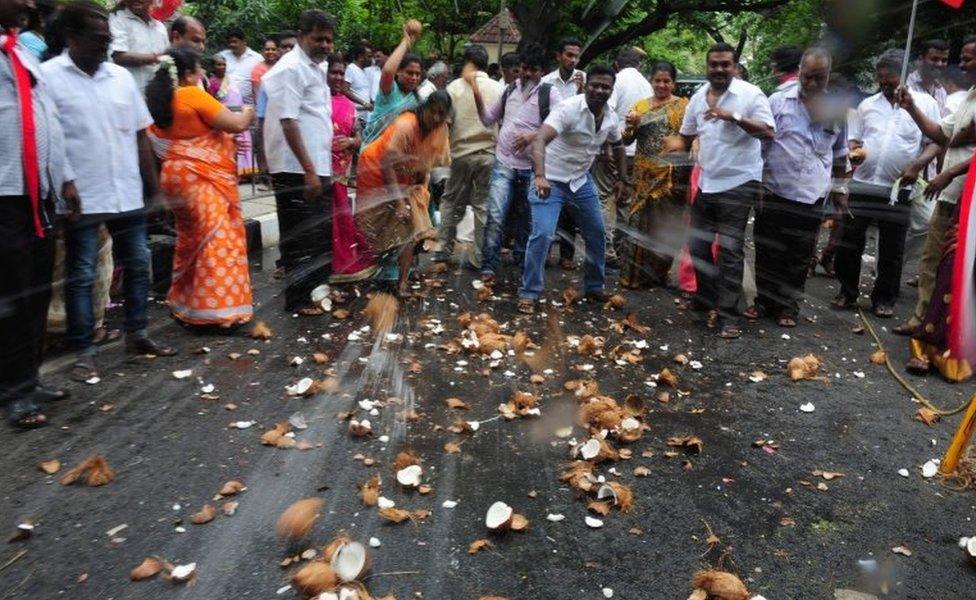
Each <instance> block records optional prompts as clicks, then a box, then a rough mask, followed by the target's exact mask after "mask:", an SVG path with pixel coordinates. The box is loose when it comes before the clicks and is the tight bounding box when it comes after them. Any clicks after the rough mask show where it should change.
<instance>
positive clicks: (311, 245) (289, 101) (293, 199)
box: [261, 10, 335, 316]
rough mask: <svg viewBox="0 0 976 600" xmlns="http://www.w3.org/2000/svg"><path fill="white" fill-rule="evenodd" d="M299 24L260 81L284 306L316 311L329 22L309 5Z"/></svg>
mask: <svg viewBox="0 0 976 600" xmlns="http://www.w3.org/2000/svg"><path fill="white" fill-rule="evenodd" d="M298 27H299V31H298V45H297V46H295V48H294V49H293V50H292V51H291V52H289V53H288V54H285V55H284V56H282V57H281V58H280V59H279V60H278V62H277V63H276V64H275V66H273V67H271V70H270V71H268V72H267V73H266V74H265V76H264V79H263V83H262V84H261V89H262V90H266V91H267V95H268V106H267V111H266V113H265V117H264V153H265V157H266V158H267V161H268V170H269V171H270V172H271V178H272V181H273V182H274V189H275V204H276V205H277V210H278V229H279V231H280V239H281V243H280V248H281V266H282V267H283V268H284V270H285V282H286V287H285V310H288V311H298V312H299V313H300V314H303V315H308V316H315V315H321V314H322V313H323V312H324V311H323V310H322V308H321V307H319V306H316V305H314V304H313V303H312V301H311V297H310V294H311V292H312V290H313V289H315V287H316V286H318V285H319V284H322V283H325V282H326V281H327V280H328V277H329V272H330V268H329V266H330V264H329V263H330V262H331V248H332V182H331V176H332V96H331V94H330V93H329V86H328V79H327V77H328V64H327V63H326V57H327V56H328V55H329V53H330V52H331V51H332V46H333V36H334V32H335V21H334V20H333V19H332V17H330V16H328V15H327V14H325V13H324V12H322V11H321V10H307V11H305V12H303V13H302V16H301V18H300V19H299V23H298Z"/></svg>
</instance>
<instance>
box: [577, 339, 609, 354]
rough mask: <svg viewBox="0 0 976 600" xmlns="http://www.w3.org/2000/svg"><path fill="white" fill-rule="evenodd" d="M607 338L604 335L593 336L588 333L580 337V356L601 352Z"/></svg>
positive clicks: (578, 352)
mask: <svg viewBox="0 0 976 600" xmlns="http://www.w3.org/2000/svg"><path fill="white" fill-rule="evenodd" d="M605 343H606V340H605V339H603V338H602V337H593V336H592V335H590V334H586V335H584V336H583V337H581V338H580V339H579V345H577V346H576V353H577V354H579V355H580V356H594V355H597V354H600V351H601V350H602V349H603V345H604V344H605Z"/></svg>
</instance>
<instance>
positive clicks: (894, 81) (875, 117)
mask: <svg viewBox="0 0 976 600" xmlns="http://www.w3.org/2000/svg"><path fill="white" fill-rule="evenodd" d="M903 56H904V53H903V52H902V51H900V50H889V51H887V52H885V53H884V54H882V55H881V57H880V58H879V59H878V62H877V64H876V65H875V70H876V75H877V80H878V86H879V87H880V88H881V91H880V92H878V93H877V94H875V95H873V96H870V97H868V98H866V99H864V100H863V101H862V102H861V104H860V105H859V106H858V107H857V111H856V112H855V113H854V114H853V115H852V116H851V118H850V122H849V123H848V139H849V141H850V145H851V149H852V151H854V150H857V152H856V154H855V157H857V155H859V154H862V153H863V154H864V156H865V158H864V161H863V163H861V164H860V166H858V167H857V169H856V170H855V171H854V177H853V180H852V181H851V184H850V192H851V194H850V206H849V209H848V211H847V215H846V216H845V217H844V234H843V237H842V239H841V242H840V246H839V248H838V250H837V255H836V257H835V258H834V269H835V271H836V272H837V280H838V281H839V282H840V288H841V290H840V293H839V294H838V295H837V297H836V298H835V299H834V301H833V303H832V306H833V307H834V308H836V309H839V310H843V309H851V308H855V307H856V306H857V298H858V296H859V295H860V279H861V256H862V255H863V254H864V247H865V244H866V241H867V229H868V227H869V226H870V225H871V224H872V223H877V226H878V262H877V270H878V277H877V279H876V280H875V282H874V290H873V291H872V292H871V305H872V310H873V312H874V314H875V315H876V316H878V317H881V318H891V317H892V316H894V305H895V302H896V301H897V300H898V295H899V292H900V288H901V275H902V267H903V265H904V256H905V236H906V233H907V231H908V225H909V217H910V213H911V210H912V196H913V194H912V192H913V188H914V183H915V181H916V179H917V178H918V175H919V173H921V172H922V171H923V170H924V169H925V167H926V166H927V165H928V164H929V162H931V161H932V159H933V158H935V157H936V156H937V155H938V153H939V146H938V145H937V144H933V143H931V142H930V141H929V140H928V139H926V137H925V136H924V135H923V134H922V131H921V130H920V129H919V128H918V125H916V124H915V122H914V121H913V120H912V117H911V115H909V114H908V111H906V110H905V109H903V108H901V107H900V106H899V105H898V96H897V90H898V86H899V85H900V70H901V63H902V58H903ZM910 93H911V95H912V98H913V101H914V103H915V104H916V105H918V107H919V110H921V111H922V112H923V113H924V114H925V115H926V116H927V117H928V118H930V119H932V120H933V121H938V120H939V107H938V105H937V104H936V102H935V100H933V99H932V97H931V96H929V95H928V94H920V93H918V92H910Z"/></svg>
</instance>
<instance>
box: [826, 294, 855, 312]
mask: <svg viewBox="0 0 976 600" xmlns="http://www.w3.org/2000/svg"><path fill="white" fill-rule="evenodd" d="M830 308H832V309H834V310H851V309H853V308H857V299H856V298H848V297H847V296H845V295H843V294H839V295H838V296H837V297H836V298H834V300H833V301H832V302H831V303H830Z"/></svg>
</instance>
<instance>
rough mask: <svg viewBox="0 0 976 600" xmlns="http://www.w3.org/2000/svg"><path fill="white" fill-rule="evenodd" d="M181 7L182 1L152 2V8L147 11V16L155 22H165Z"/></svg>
mask: <svg viewBox="0 0 976 600" xmlns="http://www.w3.org/2000/svg"><path fill="white" fill-rule="evenodd" d="M182 5H183V0H153V3H152V7H151V8H150V9H149V14H150V15H151V16H152V18H154V19H156V20H157V21H166V20H168V19H169V18H170V17H172V16H173V15H174V14H175V13H176V11H177V10H179V8H180V6H182Z"/></svg>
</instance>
